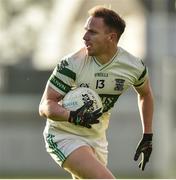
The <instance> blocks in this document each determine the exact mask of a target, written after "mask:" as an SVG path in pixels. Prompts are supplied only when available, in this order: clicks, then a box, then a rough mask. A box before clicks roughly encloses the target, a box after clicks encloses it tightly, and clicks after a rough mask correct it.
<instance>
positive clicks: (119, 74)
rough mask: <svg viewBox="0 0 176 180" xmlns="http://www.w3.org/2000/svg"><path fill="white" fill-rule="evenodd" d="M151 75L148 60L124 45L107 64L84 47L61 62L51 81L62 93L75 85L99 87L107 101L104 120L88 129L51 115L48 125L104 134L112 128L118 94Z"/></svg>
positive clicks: (138, 84) (50, 84) (73, 131)
mask: <svg viewBox="0 0 176 180" xmlns="http://www.w3.org/2000/svg"><path fill="white" fill-rule="evenodd" d="M147 76H148V72H147V68H146V66H145V65H144V63H143V62H142V61H141V60H140V59H138V58H136V57H134V56H133V55H131V54H130V53H128V52H127V51H125V50H124V49H122V48H121V47H118V51H117V53H116V54H115V55H114V57H113V58H112V59H111V60H110V61H109V62H108V63H106V64H100V63H99V61H97V59H96V58H95V57H93V56H88V55H87V53H86V49H85V48H82V49H81V50H79V51H78V52H76V53H74V54H71V55H69V56H67V57H65V58H63V59H62V60H61V61H60V62H59V64H58V65H57V67H56V68H55V69H54V71H53V73H52V75H51V77H50V79H49V81H48V85H49V86H51V87H52V88H53V89H55V90H56V91H57V92H59V93H60V94H62V95H65V94H66V93H68V92H69V91H70V90H71V89H72V88H73V87H89V88H91V89H93V90H94V91H96V92H97V93H98V94H99V95H100V97H101V99H102V103H103V115H102V116H101V117H100V118H99V120H100V123H98V124H94V125H92V128H91V129H88V128H85V127H82V126H78V125H74V124H71V123H69V122H66V121H53V120H51V119H48V120H47V126H48V127H50V128H52V127H54V128H58V129H60V130H63V131H67V132H70V133H73V134H77V135H81V136H86V137H90V138H91V137H94V138H95V137H100V136H102V135H104V134H105V131H106V129H107V128H108V124H109V119H110V109H111V108H112V107H113V106H114V104H115V102H116V101H117V99H118V97H119V96H120V95H121V94H122V93H123V92H124V91H126V90H127V89H128V88H129V87H131V86H134V87H139V86H142V85H143V84H144V82H145V80H146V79H147Z"/></svg>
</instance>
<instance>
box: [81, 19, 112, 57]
mask: <svg viewBox="0 0 176 180" xmlns="http://www.w3.org/2000/svg"><path fill="white" fill-rule="evenodd" d="M85 31H86V32H85V34H84V37H83V39H84V43H85V46H86V49H87V53H88V55H90V56H101V55H102V54H106V52H107V51H108V49H109V43H110V42H111V41H110V40H109V38H110V37H109V33H108V32H109V31H108V27H107V26H106V25H105V24H104V21H103V19H102V18H98V17H89V18H88V20H87V22H86V24H85Z"/></svg>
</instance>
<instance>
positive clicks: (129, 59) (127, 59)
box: [117, 47, 143, 68]
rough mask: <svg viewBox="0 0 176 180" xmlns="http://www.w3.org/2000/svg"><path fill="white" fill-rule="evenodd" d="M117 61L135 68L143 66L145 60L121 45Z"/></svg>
mask: <svg viewBox="0 0 176 180" xmlns="http://www.w3.org/2000/svg"><path fill="white" fill-rule="evenodd" d="M117 61H118V62H119V63H121V64H124V65H127V66H131V67H134V68H140V67H143V62H142V60H141V59H140V58H138V57H136V56H134V55H133V54H131V53H130V52H128V51H126V50H125V49H123V48H121V47H119V54H118V56H117Z"/></svg>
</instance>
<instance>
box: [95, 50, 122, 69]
mask: <svg viewBox="0 0 176 180" xmlns="http://www.w3.org/2000/svg"><path fill="white" fill-rule="evenodd" d="M117 55H118V51H117V52H116V53H115V55H114V56H113V57H112V59H111V60H110V61H109V62H108V63H106V64H101V63H99V62H98V60H97V59H96V57H95V56H93V60H94V61H95V63H96V64H97V65H98V66H103V67H102V68H101V70H103V69H105V68H106V67H108V66H109V65H110V64H112V63H113V62H114V59H115V58H116V57H117Z"/></svg>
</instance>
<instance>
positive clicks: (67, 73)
mask: <svg viewBox="0 0 176 180" xmlns="http://www.w3.org/2000/svg"><path fill="white" fill-rule="evenodd" d="M58 72H59V73H61V74H62V75H65V76H67V77H69V78H71V79H73V80H74V81H75V80H76V73H75V72H73V71H71V70H70V69H68V68H62V69H59V70H58Z"/></svg>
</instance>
